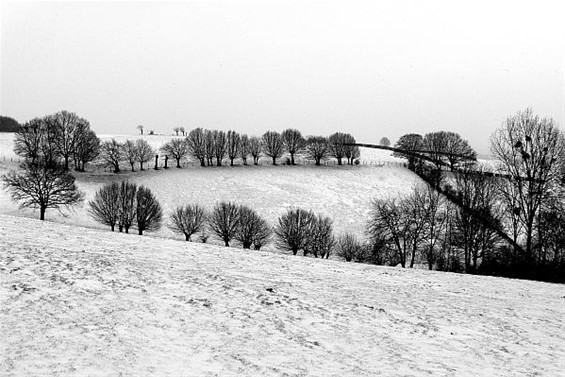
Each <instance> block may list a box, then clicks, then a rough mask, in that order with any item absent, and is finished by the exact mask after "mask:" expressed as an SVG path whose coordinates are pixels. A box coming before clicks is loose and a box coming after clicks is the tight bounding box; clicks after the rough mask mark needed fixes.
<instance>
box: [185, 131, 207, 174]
mask: <svg viewBox="0 0 565 377" xmlns="http://www.w3.org/2000/svg"><path fill="white" fill-rule="evenodd" d="M186 142H187V144H188V153H189V154H190V155H191V156H192V157H193V158H195V159H196V160H198V161H199V162H200V166H206V139H205V132H204V129H202V128H200V127H199V128H195V129H194V130H192V131H190V132H189V133H188V136H187V137H186Z"/></svg>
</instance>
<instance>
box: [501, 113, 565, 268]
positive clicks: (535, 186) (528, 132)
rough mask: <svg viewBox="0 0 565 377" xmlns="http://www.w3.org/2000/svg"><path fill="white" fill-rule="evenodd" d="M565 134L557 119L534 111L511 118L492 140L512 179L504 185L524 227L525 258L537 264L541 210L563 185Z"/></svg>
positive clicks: (513, 213)
mask: <svg viewBox="0 0 565 377" xmlns="http://www.w3.org/2000/svg"><path fill="white" fill-rule="evenodd" d="M564 138H565V137H564V135H563V132H562V131H560V130H559V128H558V127H557V125H556V124H555V122H554V121H553V119H547V118H540V117H539V116H537V115H534V114H533V112H532V110H531V109H526V110H525V111H521V112H518V113H517V114H516V115H515V116H512V117H509V118H508V119H507V120H506V122H505V123H504V124H503V125H502V126H501V128H499V129H498V130H496V131H495V133H494V134H493V135H492V137H491V151H492V153H493V155H494V156H495V157H496V158H497V159H498V160H499V161H500V162H501V164H502V167H501V170H502V172H503V173H505V174H508V175H510V176H511V177H512V179H511V180H509V181H508V184H507V185H501V188H500V189H501V193H502V195H503V196H509V195H510V194H511V195H514V196H515V197H516V199H517V201H516V203H515V205H516V207H515V208H507V213H508V214H509V215H510V216H512V217H515V218H516V219H517V220H518V221H519V222H520V223H521V224H522V225H523V227H524V232H525V238H526V245H525V246H526V247H525V254H526V255H524V256H523V258H524V259H525V262H526V263H528V264H531V263H535V262H536V255H535V254H534V245H533V240H534V226H535V220H536V217H537V216H538V214H539V211H540V208H541V207H542V206H543V205H544V203H545V202H546V201H547V200H548V198H549V196H548V193H550V192H551V191H552V190H553V189H554V188H555V187H556V186H557V185H559V184H560V182H559V181H560V178H561V175H560V174H561V173H560V169H561V166H560V165H559V161H560V156H562V154H563V153H564V152H563V149H564V148H565V140H564Z"/></svg>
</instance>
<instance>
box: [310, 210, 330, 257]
mask: <svg viewBox="0 0 565 377" xmlns="http://www.w3.org/2000/svg"><path fill="white" fill-rule="evenodd" d="M306 238H307V240H306V245H305V247H304V255H307V254H308V253H312V254H313V255H314V257H316V258H318V255H319V256H320V258H326V259H327V258H329V256H330V253H331V250H332V248H333V247H334V245H335V237H334V236H333V221H332V220H331V219H330V218H329V217H324V216H322V215H318V216H314V215H312V219H311V221H310V226H309V227H307V234H306Z"/></svg>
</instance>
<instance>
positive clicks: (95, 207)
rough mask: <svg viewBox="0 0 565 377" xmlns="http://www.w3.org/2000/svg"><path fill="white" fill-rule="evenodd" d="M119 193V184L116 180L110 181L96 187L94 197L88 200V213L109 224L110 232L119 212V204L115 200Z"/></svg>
mask: <svg viewBox="0 0 565 377" xmlns="http://www.w3.org/2000/svg"><path fill="white" fill-rule="evenodd" d="M119 195H120V185H119V184H118V183H117V182H112V183H109V184H107V185H104V186H102V187H101V188H100V189H98V191H96V194H94V199H92V200H91V201H89V202H88V206H89V208H88V213H89V214H90V215H91V216H92V217H93V218H94V220H96V221H97V222H99V223H101V224H104V225H109V226H110V228H111V229H112V232H113V231H114V229H115V227H116V224H117V223H118V217H119V214H120V206H119V203H118V200H117V198H118V197H119Z"/></svg>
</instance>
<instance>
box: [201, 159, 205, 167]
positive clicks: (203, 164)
mask: <svg viewBox="0 0 565 377" xmlns="http://www.w3.org/2000/svg"><path fill="white" fill-rule="evenodd" d="M200 166H206V161H205V159H204V158H201V159H200Z"/></svg>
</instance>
